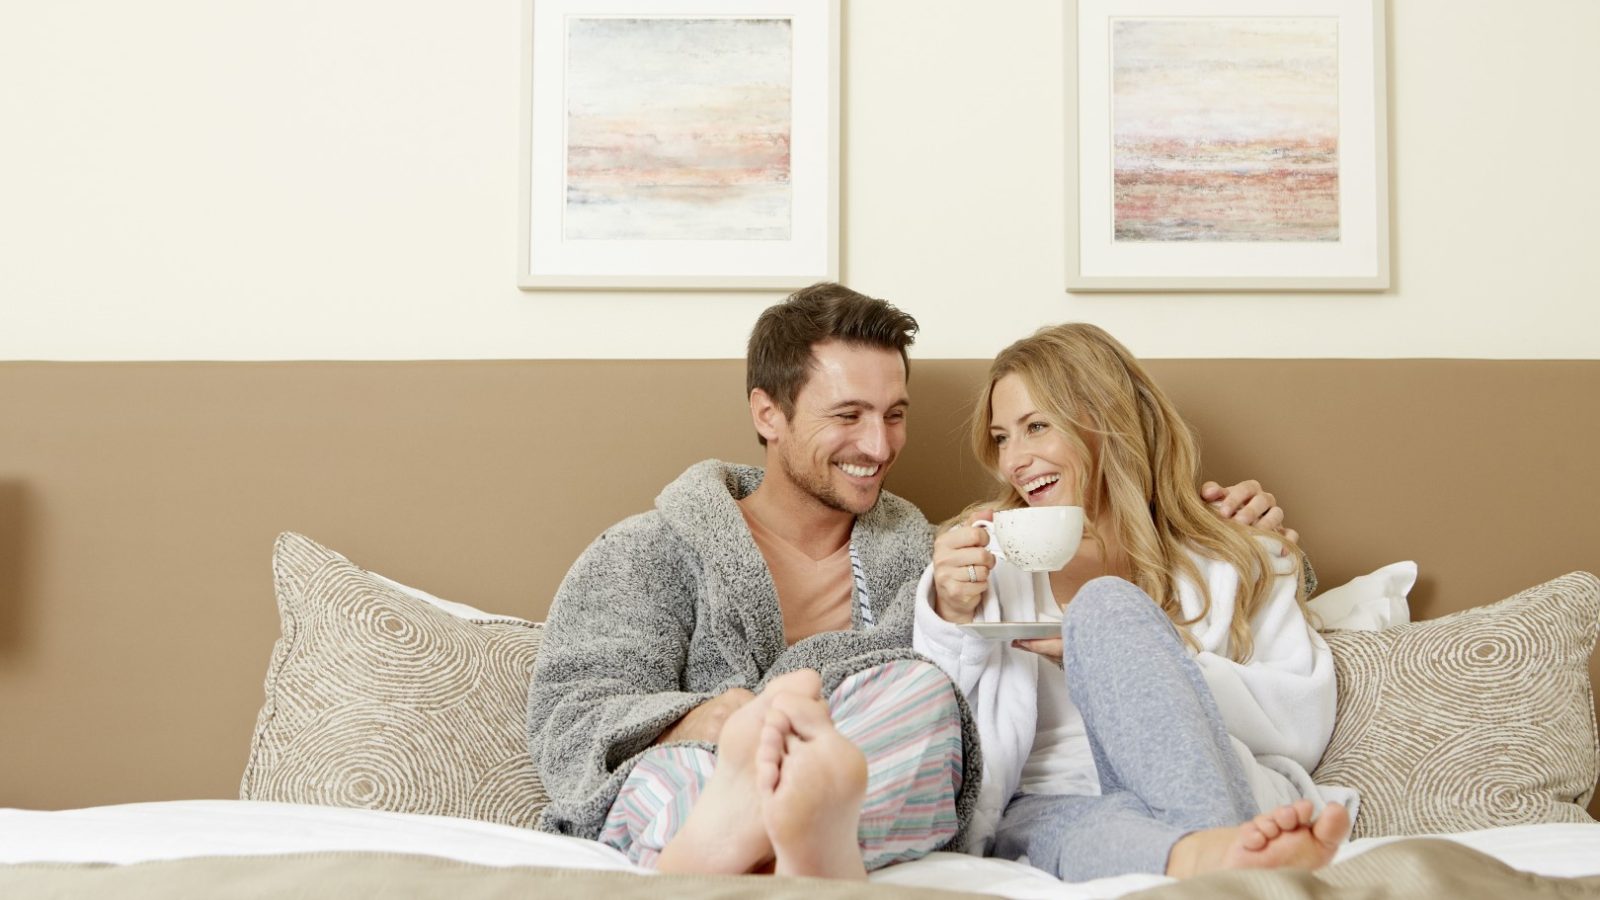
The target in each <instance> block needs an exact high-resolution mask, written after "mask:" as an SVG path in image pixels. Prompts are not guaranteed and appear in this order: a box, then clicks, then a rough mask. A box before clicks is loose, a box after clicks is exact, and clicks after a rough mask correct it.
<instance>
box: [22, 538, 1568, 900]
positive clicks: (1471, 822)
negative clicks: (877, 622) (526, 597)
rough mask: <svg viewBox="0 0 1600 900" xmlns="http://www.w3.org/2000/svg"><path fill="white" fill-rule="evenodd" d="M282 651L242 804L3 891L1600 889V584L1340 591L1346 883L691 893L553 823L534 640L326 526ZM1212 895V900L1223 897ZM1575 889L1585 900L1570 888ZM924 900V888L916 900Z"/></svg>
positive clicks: (1329, 874)
mask: <svg viewBox="0 0 1600 900" xmlns="http://www.w3.org/2000/svg"><path fill="white" fill-rule="evenodd" d="M273 576H274V586H275V591H276V596H277V603H278V611H279V617H280V626H281V635H280V637H279V639H278V641H277V643H276V644H275V646H274V648H273V652H272V657H271V659H270V660H269V662H268V666H267V674H266V679H265V695H266V696H265V701H264V703H263V705H262V707H261V709H260V711H259V713H258V716H257V722H256V727H255V731H254V735H253V739H252V743H251V751H250V758H249V761H248V763H247V765H246V767H245V771H244V775H243V778H242V779H241V784H240V798H241V799H239V800H194V801H165V802H154V803H135V804H123V805H112V806H96V807H89V808H81V809H69V810H60V811H37V810H25V809H5V810H0V896H51V895H116V896H143V895H149V896H163V897H171V896H208V897H215V896H264V895H276V894H280V893H294V894H296V895H300V896H351V895H356V896H359V895H364V894H366V895H375V894H383V895H385V896H445V895H448V896H452V897H458V896H459V897H475V896H506V895H510V894H517V895H527V894H529V893H544V892H557V893H560V894H563V895H567V894H589V893H605V894H609V895H616V896H632V895H633V894H635V893H637V894H638V895H639V896H650V897H660V896H662V895H663V894H664V893H665V894H673V895H676V894H680V893H682V894H691V895H696V896H700V895H716V894H718V893H728V894H730V895H743V894H748V893H757V892H759V893H763V894H769V895H770V894H777V895H780V896H782V895H786V894H788V893H793V894H795V895H796V896H800V895H804V896H806V897H811V898H815V897H826V896H876V897H893V896H897V895H898V894H900V893H902V892H913V893H915V894H916V895H918V896H927V895H928V892H930V891H934V890H942V891H950V892H955V893H970V894H983V895H1000V896H1007V897H1061V898H1068V897H1116V896H1124V895H1128V894H1131V893H1138V892H1142V891H1146V890H1151V891H1156V892H1159V893H1166V894H1172V895H1173V896H1180V897H1181V896H1316V895H1323V894H1326V895H1328V896H1343V895H1345V894H1341V893H1340V892H1341V891H1345V892H1349V891H1355V892H1357V893H1362V895H1364V896H1383V895H1385V894H1386V893H1392V894H1393V895H1396V896H1419V895H1429V894H1433V895H1437V896H1460V895H1462V891H1463V890H1466V888H1465V887H1464V885H1469V884H1470V885H1476V886H1477V887H1476V888H1474V890H1482V891H1485V892H1487V893H1486V894H1485V895H1486V896H1504V895H1506V894H1507V893H1515V894H1518V895H1530V896H1531V895H1537V894H1539V893H1540V892H1549V893H1550V895H1551V896H1579V895H1585V894H1593V895H1596V896H1600V825H1597V824H1596V823H1595V822H1594V821H1593V820H1592V819H1591V818H1590V817H1589V815H1588V814H1587V813H1586V812H1585V809H1584V806H1585V804H1587V803H1588V802H1589V800H1590V798H1591V797H1592V795H1593V792H1594V789H1595V782H1596V777H1597V774H1600V742H1597V738H1596V725H1595V715H1594V711H1593V710H1594V706H1593V699H1592V696H1591V689H1590V682H1589V675H1588V671H1587V666H1588V660H1589V656H1590V653H1591V652H1592V649H1593V647H1594V643H1595V637H1596V629H1597V627H1600V579H1597V578H1596V577H1595V576H1593V575H1590V574H1588V573H1582V572H1578V573H1572V574H1570V575H1566V576H1563V577H1560V578H1556V579H1553V580H1551V581H1549V582H1547V583H1545V584H1542V585H1537V586H1535V587H1532V588H1529V589H1528V590H1525V591H1522V592H1519V593H1517V594H1515V595H1513V596H1510V597H1507V598H1504V599H1502V600H1500V601H1498V602H1496V603H1492V604H1488V605H1485V606H1481V607H1478V608H1474V609H1469V610H1466V611H1463V612H1460V613H1455V614H1452V615H1449V616H1445V617H1442V618H1439V619H1434V620H1429V621H1423V622H1409V621H1407V620H1408V612H1407V608H1406V604H1405V598H1406V593H1407V591H1409V590H1410V588H1411V586H1412V584H1413V583H1414V582H1415V579H1416V577H1417V569H1416V566H1415V565H1414V564H1412V563H1409V562H1401V563H1395V564H1392V565H1389V566H1384V567H1382V568H1380V569H1378V570H1375V571H1374V572H1371V573H1369V574H1367V575H1364V576H1361V577H1359V578H1356V579H1354V580H1352V581H1350V582H1349V583H1347V584H1344V585H1340V586H1338V587H1336V588H1333V589H1330V590H1327V591H1324V592H1323V593H1322V594H1320V595H1319V596H1318V597H1317V599H1316V601H1315V606H1314V609H1315V610H1316V611H1317V612H1318V614H1319V615H1320V616H1322V617H1323V619H1324V620H1325V623H1328V624H1336V625H1340V626H1343V627H1341V628H1339V629H1337V630H1333V631H1330V632H1329V641H1330V644H1331V645H1332V646H1333V647H1334V651H1335V662H1336V666H1337V668H1338V673H1339V681H1340V701H1339V702H1340V706H1339V719H1338V725H1337V726H1336V729H1335V733H1334V737H1333V740H1332V742H1331V743H1330V746H1329V749H1328V752H1327V754H1326V755H1325V757H1324V759H1323V761H1322V763H1321V765H1320V766H1319V769H1318V772H1317V773H1316V774H1317V777H1318V778H1319V780H1326V781H1331V782H1337V783H1342V784H1349V785H1352V786H1354V787H1357V788H1358V789H1360V790H1361V792H1362V803H1361V807H1360V813H1359V815H1358V816H1357V819H1356V826H1355V833H1354V835H1353V840H1352V841H1350V842H1349V843H1348V844H1347V845H1346V846H1344V847H1343V848H1342V850H1341V852H1340V854H1339V857H1338V859H1337V861H1336V863H1335V864H1334V865H1333V866H1330V867H1329V868H1327V869H1325V870H1323V871H1322V872H1321V873H1318V874H1317V875H1316V876H1314V877H1313V876H1308V875H1305V874H1304V873H1218V874H1216V875H1212V876H1206V877H1203V878H1200V879H1193V880H1190V881H1186V882H1182V883H1170V882H1169V880H1168V879H1164V878H1160V877H1156V876H1125V877H1121V878H1113V879H1104V880H1101V881H1094V882H1087V883H1082V884H1064V883H1061V882H1059V881H1057V880H1055V879H1053V878H1051V877H1049V876H1048V875H1045V874H1044V873H1042V872H1039V871H1037V870H1034V869H1031V868H1029V867H1027V866H1025V865H1022V864H1019V863H1013V862H1007V861H1000V860H992V859H988V860H984V859H977V858H974V857H970V856H965V855H961V854H954V853H938V854H934V855H933V856H931V857H929V858H927V859H924V860H920V861H917V862H915V863H911V864H907V865H902V866H896V867H892V868H890V869H887V870H884V871H881V872H877V873H874V875H873V877H872V879H871V881H870V883H869V884H867V885H849V884H825V883H819V882H810V881H808V880H804V879H801V880H788V879H776V880H774V879H761V880H756V879H757V877H756V876H746V877H740V878H732V877H730V878H687V877H678V876H657V875H650V874H649V873H641V872H638V871H636V870H634V869H633V867H632V866H630V865H629V863H628V862H627V861H626V860H625V859H624V858H622V857H621V855H620V854H617V853H615V852H614V851H612V850H610V849H608V848H606V847H604V846H602V845H599V844H597V843H593V842H588V841H581V840H576V839H572V838H564V837H558V836H553V835H547V834H543V833H540V832H537V831H534V830H533V829H532V828H531V826H532V824H533V821H534V818H535V817H536V815H537V812H538V809H539V808H540V806H541V805H542V803H543V802H544V800H545V793H544V788H543V786H542V785H541V784H540V783H539V780H538V777H537V774H536V773H535V772H534V771H533V769H532V765H531V761H530V760H529V758H528V755H527V753H526V751H525V749H524V746H523V726H522V716H523V709H524V697H525V696H526V690H527V678H528V677H529V674H530V673H531V671H532V667H533V662H534V659H535V658H536V656H537V654H538V651H539V644H540V641H541V639H542V635H543V630H542V628H541V626H540V625H539V623H537V622H531V621H527V620H524V619H520V618H517V617H513V616H504V615H496V614H492V613H489V612H485V611H483V610H480V609H476V608H474V607H471V606H468V605H464V604H461V603H457V602H452V601H449V600H445V599H442V598H439V597H436V596H434V595H432V594H430V593H428V592H426V591H423V590H419V589H417V588H413V587H409V586H407V585H404V584H401V583H399V582H396V581H393V580H391V579H388V578H385V577H384V576H382V575H379V574H377V573H374V572H371V571H368V570H366V569H363V568H361V567H360V566H358V565H356V564H355V563H353V562H351V561H350V560H349V559H347V558H345V557H344V556H343V555H341V554H339V553H337V552H336V551H334V550H332V549H330V548H328V547H325V546H323V545H321V544H319V543H317V542H316V541H314V540H312V539H310V538H308V537H305V536H303V535H299V534H294V533H285V534H283V535H281V536H280V537H279V538H278V540H277V542H276V545H275V547H274V553H273ZM1208 891H1209V892H1212V893H1209V894H1208V893H1207V892H1208ZM1563 892H1567V893H1563ZM908 895H909V894H908Z"/></svg>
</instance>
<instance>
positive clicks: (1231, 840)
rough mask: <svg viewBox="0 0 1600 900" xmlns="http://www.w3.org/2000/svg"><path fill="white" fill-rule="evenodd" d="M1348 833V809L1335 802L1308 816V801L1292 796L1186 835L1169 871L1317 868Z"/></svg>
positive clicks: (1180, 873) (1329, 858)
mask: <svg viewBox="0 0 1600 900" xmlns="http://www.w3.org/2000/svg"><path fill="white" fill-rule="evenodd" d="M1349 833H1350V813H1349V812H1348V811H1346V810H1345V808H1344V806H1343V805H1341V804H1338V803H1329V804H1328V805H1326V806H1324V807H1323V808H1322V815H1320V816H1317V817H1316V818H1315V819H1314V820H1313V818H1312V806H1311V801H1310V800H1296V801H1295V802H1293V803H1291V804H1289V805H1287V806H1280V807H1278V808H1277V809H1274V810H1272V811H1271V812H1266V813H1262V814H1261V815H1259V816H1256V817H1255V818H1254V819H1251V820H1250V821H1248V822H1246V823H1244V824H1243V825H1238V826H1234V827H1231V828H1211V829H1208V830H1206V831H1196V832H1193V833H1191V834H1186V835H1184V836H1183V837H1182V838H1180V839H1179V840H1178V843H1176V844H1174V845H1173V847H1172V854H1171V855H1170V856H1169V857H1168V859H1167V874H1168V875H1171V876H1172V877H1174V878H1186V877H1188V876H1190V875H1199V874H1201V873H1203V872H1210V871H1214V870H1216V869H1278V868H1293V869H1316V868H1320V867H1322V866H1325V865H1327V864H1328V863H1329V862H1330V861H1332V860H1333V856H1334V853H1336V852H1337V851H1338V849H1339V843H1340V842H1341V841H1343V840H1344V839H1345V836H1346V835H1348V834H1349Z"/></svg>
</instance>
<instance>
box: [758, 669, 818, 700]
mask: <svg viewBox="0 0 1600 900" xmlns="http://www.w3.org/2000/svg"><path fill="white" fill-rule="evenodd" d="M761 693H763V694H768V693H772V694H799V695H801V696H804V697H820V696H822V676H821V675H818V674H817V670H816V669H795V670H794V671H793V672H786V673H784V674H782V675H779V676H778V677H777V678H774V679H772V680H771V681H769V682H767V686H766V687H765V688H762V690H761Z"/></svg>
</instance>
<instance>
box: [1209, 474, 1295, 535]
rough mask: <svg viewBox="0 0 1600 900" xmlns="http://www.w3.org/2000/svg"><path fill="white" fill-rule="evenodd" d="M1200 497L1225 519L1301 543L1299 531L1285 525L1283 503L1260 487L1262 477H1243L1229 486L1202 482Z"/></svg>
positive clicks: (1213, 482)
mask: <svg viewBox="0 0 1600 900" xmlns="http://www.w3.org/2000/svg"><path fill="white" fill-rule="evenodd" d="M1200 499H1202V500H1204V501H1206V502H1207V503H1210V504H1211V508H1212V509H1215V510H1216V511H1217V515H1219V516H1221V517H1223V518H1224V519H1232V520H1233V521H1235V522H1238V523H1239V524H1240V525H1254V526H1256V527H1257V528H1264V529H1266V530H1267V531H1276V532H1278V533H1279V534H1281V535H1283V538H1284V540H1286V541H1288V542H1289V543H1291V544H1298V543H1300V532H1298V531H1295V530H1294V529H1293V528H1285V527H1284V525H1283V520H1284V513H1283V507H1281V506H1279V505H1278V500H1277V498H1276V497H1273V496H1272V495H1271V494H1269V493H1267V492H1266V491H1264V490H1262V489H1261V482H1259V481H1254V480H1251V481H1241V482H1239V483H1238V484H1236V485H1234V486H1233V487H1228V488H1225V487H1223V486H1222V485H1220V484H1217V483H1216V482H1215V481H1208V482H1206V483H1205V484H1202V485H1200Z"/></svg>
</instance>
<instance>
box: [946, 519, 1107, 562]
mask: <svg viewBox="0 0 1600 900" xmlns="http://www.w3.org/2000/svg"><path fill="white" fill-rule="evenodd" d="M973 524H974V525H976V526H978V527H979V528H984V529H988V530H990V531H992V532H993V534H994V539H995V543H996V544H997V545H998V546H999V549H1000V553H999V556H1000V557H1001V558H1003V559H1004V560H1006V561H1007V562H1009V563H1011V564H1012V565H1014V566H1016V567H1017V568H1019V569H1021V570H1023V571H1024V572H1054V571H1056V570H1057V569H1060V568H1061V567H1062V566H1065V565H1066V564H1067V563H1068V562H1069V561H1070V560H1071V559H1072V554H1074V553H1077V552H1078V543H1079V542H1080V541H1082V540H1083V507H1081V506H1027V507H1023V508H1021V509H1005V510H1001V511H999V512H997V513H995V514H994V521H993V522H988V521H985V520H979V521H977V522H974V523H973Z"/></svg>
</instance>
